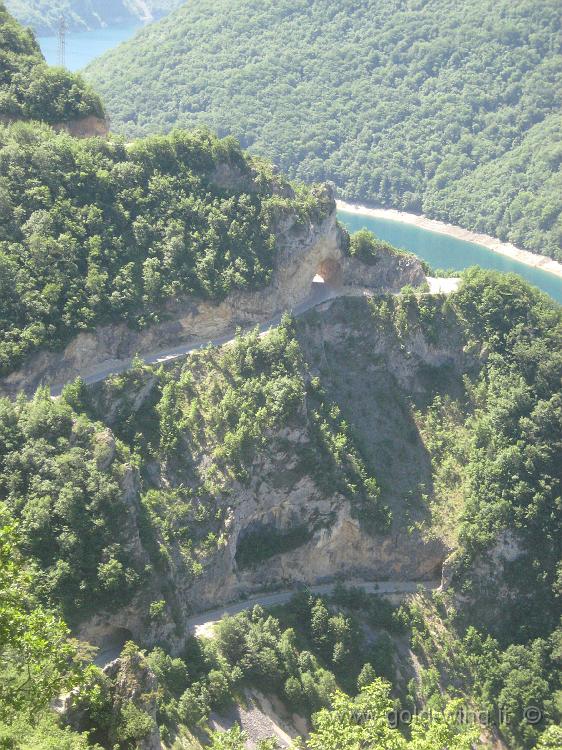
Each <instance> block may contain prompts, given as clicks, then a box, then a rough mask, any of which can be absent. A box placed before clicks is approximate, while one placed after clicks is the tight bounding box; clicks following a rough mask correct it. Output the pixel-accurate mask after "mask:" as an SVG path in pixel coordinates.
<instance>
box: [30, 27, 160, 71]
mask: <svg viewBox="0 0 562 750" xmlns="http://www.w3.org/2000/svg"><path fill="white" fill-rule="evenodd" d="M144 25H145V24H143V23H142V22H140V21H138V22H136V23H129V24H123V25H117V26H110V27H108V28H106V29H95V30H94V31H75V32H69V33H68V34H67V35H66V67H67V68H68V70H80V69H81V68H84V67H85V66H86V65H87V64H88V63H90V62H92V60H93V59H94V58H96V57H99V56H100V55H103V53H104V52H107V51H108V50H110V49H112V48H113V47H117V45H118V44H121V42H125V41H126V40H127V39H130V38H131V37H132V36H133V35H134V33H135V32H136V31H137V30H138V29H140V28H141V27H142V26H144ZM37 41H38V42H39V45H40V47H41V50H42V51H43V54H44V55H45V59H46V60H47V62H48V63H49V65H58V47H59V40H58V37H56V36H39V37H37Z"/></svg>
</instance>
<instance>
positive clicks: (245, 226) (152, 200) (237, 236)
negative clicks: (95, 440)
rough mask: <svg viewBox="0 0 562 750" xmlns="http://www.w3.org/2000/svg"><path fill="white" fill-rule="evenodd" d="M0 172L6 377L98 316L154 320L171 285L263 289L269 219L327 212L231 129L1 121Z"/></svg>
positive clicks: (221, 291) (269, 262)
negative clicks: (104, 133)
mask: <svg viewBox="0 0 562 750" xmlns="http://www.w3.org/2000/svg"><path fill="white" fill-rule="evenodd" d="M220 168H222V169H227V170H229V169H230V170H231V172H232V174H233V175H234V177H233V180H232V184H231V185H226V186H225V185H221V182H220V179H219V176H218V175H219V171H220ZM0 169H1V175H0V194H1V195H2V199H3V200H2V204H1V205H2V223H1V225H0V269H1V271H0V289H1V295H0V330H1V331H2V341H1V343H0V371H1V372H3V373H6V372H9V371H11V370H13V369H14V368H16V367H17V365H18V364H19V363H20V362H21V360H22V358H23V357H24V356H25V355H26V354H28V353H30V352H32V351H35V350H37V349H39V348H41V347H44V346H49V347H57V346H59V345H60V344H62V343H64V342H65V341H67V340H68V339H69V338H70V337H71V336H72V335H73V334H74V333H76V332H78V331H83V330H87V329H91V328H92V327H94V326H96V325H98V324H100V323H103V322H109V321H111V320H119V321H127V322H129V323H130V324H131V325H134V326H141V327H142V326H146V325H148V324H150V323H153V322H155V321H157V320H158V319H159V315H160V314H161V313H162V305H163V304H164V303H165V302H166V301H167V300H170V299H175V298H177V297H181V296H182V295H184V296H185V295H186V294H191V295H195V296H196V297H203V298H208V299H222V298H223V297H224V296H226V295H227V294H228V292H230V291H232V290H233V289H253V288H257V287H260V286H265V284H266V283H267V282H268V281H269V279H270V276H271V271H272V268H273V263H274V258H275V251H276V240H275V227H276V222H277V221H278V220H279V218H280V217H281V216H282V215H283V214H284V213H285V214H286V213H287V212H289V213H291V212H292V213H293V214H295V215H297V216H298V217H300V219H301V220H302V221H306V220H307V218H309V217H311V216H313V215H314V216H317V217H319V216H321V215H322V213H323V211H325V210H326V208H327V207H326V205H324V203H323V201H322V198H321V197H320V196H319V195H315V193H314V191H312V190H310V189H305V188H302V189H298V191H297V193H295V192H294V191H293V190H292V188H291V187H290V186H289V184H288V183H287V182H286V181H285V180H284V178H283V177H282V176H280V175H274V174H273V172H272V170H271V168H270V166H269V165H267V164H262V163H261V162H254V161H253V160H251V159H250V158H249V157H247V156H245V155H244V154H243V152H242V151H241V150H240V147H239V146H238V144H237V143H236V142H235V141H233V139H225V140H222V141H221V140H219V139H218V138H216V137H214V136H212V135H210V134H205V133H201V132H199V133H197V132H195V133H185V132H177V133H175V134H172V135H169V136H163V137H153V138H148V139H146V140H141V141H137V142H135V143H134V144H131V145H128V146H126V145H125V144H124V143H122V142H120V141H103V140H101V139H85V140H77V139H75V138H72V137H70V136H69V135H66V134H63V133H60V134H57V133H54V132H53V130H52V129H50V128H49V127H47V126H40V125H38V124H18V125H13V126H6V127H2V126H1V125H0ZM217 170H219V171H217Z"/></svg>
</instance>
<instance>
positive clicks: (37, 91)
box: [0, 3, 104, 123]
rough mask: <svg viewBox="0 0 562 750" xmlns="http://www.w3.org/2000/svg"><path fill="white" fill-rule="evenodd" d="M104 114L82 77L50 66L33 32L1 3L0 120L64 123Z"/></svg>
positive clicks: (96, 97) (98, 100) (95, 96)
mask: <svg viewBox="0 0 562 750" xmlns="http://www.w3.org/2000/svg"><path fill="white" fill-rule="evenodd" d="M103 114H104V111H103V107H102V104H101V101H100V99H99V97H98V96H97V95H96V94H94V92H93V91H92V90H91V89H90V88H89V86H87V85H86V84H85V83H84V81H83V79H82V78H81V77H80V76H78V75H73V74H72V73H69V72H68V71H66V70H64V69H62V68H51V67H49V66H48V65H47V64H46V62H45V60H44V59H43V55H42V54H41V50H40V49H39V45H38V44H37V42H36V40H35V38H34V36H33V34H32V33H31V32H30V31H29V30H27V29H23V28H22V27H21V26H20V25H19V24H18V23H17V22H16V21H15V20H14V19H13V18H12V17H11V16H10V14H9V13H8V12H7V11H6V7H5V5H4V3H0V123H1V122H3V121H5V120H6V119H9V120H20V119H23V120H43V121H45V122H49V123H63V122H68V121H69V120H74V119H79V118H81V117H87V116H88V115H96V116H98V117H102V116H103Z"/></svg>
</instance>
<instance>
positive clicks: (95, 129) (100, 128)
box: [0, 115, 109, 138]
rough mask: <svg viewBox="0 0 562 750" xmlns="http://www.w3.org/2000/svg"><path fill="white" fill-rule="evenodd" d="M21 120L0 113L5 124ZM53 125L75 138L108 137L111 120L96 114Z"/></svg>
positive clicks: (55, 128)
mask: <svg viewBox="0 0 562 750" xmlns="http://www.w3.org/2000/svg"><path fill="white" fill-rule="evenodd" d="M21 120H22V118H21V117H16V116H12V115H0V123H2V124H4V125H11V124H13V123H14V122H20V121H21ZM51 127H52V128H53V130H56V131H57V132H65V133H68V134H69V135H72V136H74V137H75V138H107V136H108V135H109V122H108V121H107V120H106V119H105V118H103V117H96V116H95V115H89V116H88V117H81V118H79V119H77V120H68V121H67V122H57V123H54V124H53V125H51Z"/></svg>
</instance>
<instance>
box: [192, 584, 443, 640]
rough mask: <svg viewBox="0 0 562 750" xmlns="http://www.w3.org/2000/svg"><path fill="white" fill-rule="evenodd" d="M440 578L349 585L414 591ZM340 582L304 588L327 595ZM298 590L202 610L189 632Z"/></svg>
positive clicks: (204, 631) (207, 629) (205, 632)
mask: <svg viewBox="0 0 562 750" xmlns="http://www.w3.org/2000/svg"><path fill="white" fill-rule="evenodd" d="M440 583H441V582H440V581H368V582H366V581H359V582H355V581H348V582H346V585H347V586H354V587H356V588H359V589H362V590H363V591H365V592H366V593H367V594H380V595H389V594H413V593H415V592H416V591H417V590H418V588H419V587H420V586H421V587H422V588H423V589H425V590H426V591H433V590H435V589H437V588H439V585H440ZM336 585H337V584H335V583H327V584H323V585H321V586H311V587H310V588H309V587H306V588H303V589H300V590H301V591H307V592H309V593H310V594H314V595H316V596H326V595H329V594H332V593H333V591H334V588H335V586H336ZM296 593H298V590H295V589H292V590H286V591H278V592H275V593H273V594H258V595H257V596H254V597H252V598H250V599H245V600H244V601H240V602H236V603H234V604H227V605H225V606H224V607H219V608H218V609H214V610H211V611H209V612H202V613H201V614H198V615H195V616H193V617H190V618H189V619H188V620H187V621H186V626H187V629H188V631H189V632H191V633H192V634H193V635H196V636H206V637H209V636H212V631H213V625H215V623H217V622H219V620H221V619H222V618H223V617H224V616H225V615H236V614H238V613H239V612H243V611H244V610H247V609H251V608H252V607H254V606H255V605H256V604H259V605H261V606H262V607H276V606H278V605H280V604H287V603H288V602H289V601H290V600H291V599H292V597H293V596H294V595H295V594H296Z"/></svg>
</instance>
